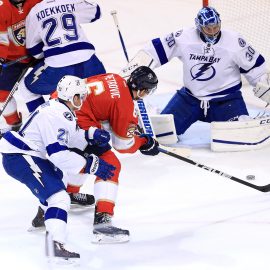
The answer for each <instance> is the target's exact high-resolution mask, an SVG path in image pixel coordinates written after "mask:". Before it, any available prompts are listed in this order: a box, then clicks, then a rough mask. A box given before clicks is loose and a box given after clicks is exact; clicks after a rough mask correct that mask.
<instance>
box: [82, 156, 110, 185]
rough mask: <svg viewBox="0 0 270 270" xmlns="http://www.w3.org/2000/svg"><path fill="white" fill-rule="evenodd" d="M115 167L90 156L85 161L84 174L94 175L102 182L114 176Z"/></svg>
mask: <svg viewBox="0 0 270 270" xmlns="http://www.w3.org/2000/svg"><path fill="white" fill-rule="evenodd" d="M114 170H115V167H114V166H113V165H111V164H109V163H107V162H106V161H104V160H102V159H100V158H99V157H97V156H96V155H94V154H92V155H90V156H89V157H88V158H87V159H86V166H85V173H89V174H94V175H96V176H98V177H99V178H101V179H103V180H104V181H106V180H108V179H111V178H112V177H113V176H114V173H113V171H114Z"/></svg>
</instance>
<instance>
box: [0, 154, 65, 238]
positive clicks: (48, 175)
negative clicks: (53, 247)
mask: <svg viewBox="0 0 270 270" xmlns="http://www.w3.org/2000/svg"><path fill="white" fill-rule="evenodd" d="M2 162H3V167H4V169H5V171H6V172H7V174H8V175H10V176H11V177H13V178H14V179H16V180H18V181H20V182H21V183H22V184H24V185H26V186H27V187H28V188H29V189H30V190H31V192H32V193H33V194H34V195H35V196H36V197H37V198H38V199H39V200H40V202H41V203H42V204H44V205H47V210H46V212H45V225H46V230H47V231H49V232H50V233H51V234H52V237H53V240H55V241H59V242H61V243H65V238H66V224H67V213H68V210H69V207H70V198H69V196H68V194H67V193H66V191H65V185H64V183H63V181H62V177H63V174H62V172H61V171H60V170H59V169H57V168H56V167H55V166H54V165H53V164H52V163H51V162H50V161H48V160H44V159H41V158H38V157H34V156H29V155H23V154H3V160H2Z"/></svg>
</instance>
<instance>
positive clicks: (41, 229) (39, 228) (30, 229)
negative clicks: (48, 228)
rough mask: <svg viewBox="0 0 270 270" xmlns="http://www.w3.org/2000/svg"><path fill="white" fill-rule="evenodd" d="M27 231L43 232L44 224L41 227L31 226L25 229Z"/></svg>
mask: <svg viewBox="0 0 270 270" xmlns="http://www.w3.org/2000/svg"><path fill="white" fill-rule="evenodd" d="M27 231H28V232H44V231H45V226H42V227H33V226H31V227H30V228H28V229H27Z"/></svg>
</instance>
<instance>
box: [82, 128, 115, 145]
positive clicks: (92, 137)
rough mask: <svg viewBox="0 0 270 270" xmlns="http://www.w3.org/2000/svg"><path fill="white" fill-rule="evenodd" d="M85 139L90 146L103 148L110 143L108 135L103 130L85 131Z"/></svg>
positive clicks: (92, 129) (90, 129)
mask: <svg viewBox="0 0 270 270" xmlns="http://www.w3.org/2000/svg"><path fill="white" fill-rule="evenodd" d="M85 138H86V140H87V141H88V143H89V144H90V145H97V146H100V147H103V146H105V145H107V143H108V142H109V141H110V139H111V136H110V133H109V132H108V131H106V130H104V129H100V128H96V127H90V128H89V129H88V130H87V131H85Z"/></svg>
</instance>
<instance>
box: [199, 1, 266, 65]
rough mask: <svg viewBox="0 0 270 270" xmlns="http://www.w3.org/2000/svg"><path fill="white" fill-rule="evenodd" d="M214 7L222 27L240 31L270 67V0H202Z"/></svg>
mask: <svg viewBox="0 0 270 270" xmlns="http://www.w3.org/2000/svg"><path fill="white" fill-rule="evenodd" d="M202 4H203V6H211V7H214V8H215V9H216V10H217V11H218V12H219V13H220V18H221V27H225V28H226V29H231V30H234V31H237V32H239V33H240V34H241V35H242V36H243V37H244V38H245V39H246V40H247V42H248V43H250V45H251V46H252V47H254V49H256V50H257V51H259V52H260V53H261V54H262V55H263V56H264V58H265V60H266V64H267V67H268V69H270V19H269V14H270V0H202Z"/></svg>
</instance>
